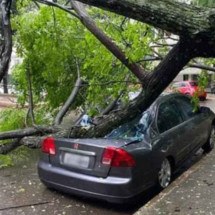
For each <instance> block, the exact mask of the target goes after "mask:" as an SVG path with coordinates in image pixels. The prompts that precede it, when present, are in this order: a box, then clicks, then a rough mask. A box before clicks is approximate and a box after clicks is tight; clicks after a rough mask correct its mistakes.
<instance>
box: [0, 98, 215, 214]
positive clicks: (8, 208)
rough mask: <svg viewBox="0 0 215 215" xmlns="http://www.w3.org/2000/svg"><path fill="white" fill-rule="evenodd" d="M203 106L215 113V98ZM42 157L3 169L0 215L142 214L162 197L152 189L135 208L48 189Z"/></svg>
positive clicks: (180, 176)
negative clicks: (43, 181) (39, 165)
mask: <svg viewBox="0 0 215 215" xmlns="http://www.w3.org/2000/svg"><path fill="white" fill-rule="evenodd" d="M202 105H205V106H209V107H211V108H212V109H213V110H214V111H215V98H214V96H212V97H211V96H209V98H208V100H207V101H206V102H203V103H202ZM39 154H40V152H39V150H29V156H28V157H26V159H24V160H22V161H19V162H17V163H16V165H15V166H14V167H11V168H7V169H2V170H0V215H17V214H18V215H31V214H32V215H34V214H35V215H43V214H46V215H49V214H50V215H54V214H56V215H65V214H69V215H79V214H87V215H88V214H94V215H106V214H107V215H115V214H125V215H128V214H133V213H135V212H136V211H138V210H139V209H140V208H141V207H142V206H144V204H147V202H149V201H150V200H151V199H154V198H159V196H157V194H158V191H157V190H155V189H151V190H149V191H148V192H146V193H143V194H142V196H140V197H139V200H137V202H136V204H135V205H113V204H109V203H106V202H100V201H95V200H90V199H84V198H78V197H76V196H71V195H66V194H62V193H59V192H56V191H53V190H48V189H47V188H46V187H45V186H43V184H41V182H40V180H39V178H38V176H37V170H36V165H37V160H38V158H39ZM202 157H203V155H202V153H197V154H196V155H195V156H193V157H192V158H191V159H190V160H188V161H187V162H186V164H184V166H183V167H182V168H181V169H180V170H179V171H178V173H177V174H176V175H175V181H176V182H177V180H182V181H183V180H187V177H189V176H187V177H183V174H184V172H185V171H187V170H188V169H189V170H190V172H191V173H192V168H194V167H195V168H196V165H197V166H198V162H199V160H201V159H202ZM186 174H187V173H186ZM176 184H177V183H176ZM171 186H174V183H173V184H172V185H171Z"/></svg>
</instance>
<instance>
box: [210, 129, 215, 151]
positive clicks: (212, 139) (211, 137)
mask: <svg viewBox="0 0 215 215" xmlns="http://www.w3.org/2000/svg"><path fill="white" fill-rule="evenodd" d="M214 140H215V128H214V127H212V130H211V135H210V140H209V143H210V147H211V148H214Z"/></svg>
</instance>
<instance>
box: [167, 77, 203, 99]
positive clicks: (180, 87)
mask: <svg viewBox="0 0 215 215" xmlns="http://www.w3.org/2000/svg"><path fill="white" fill-rule="evenodd" d="M171 88H172V90H175V91H178V92H180V93H182V94H184V95H189V96H194V95H195V93H197V95H198V97H199V99H200V100H206V98H207V93H206V92H205V90H203V89H200V88H199V87H198V84H197V82H195V81H180V82H176V83H174V84H173V85H172V87H171Z"/></svg>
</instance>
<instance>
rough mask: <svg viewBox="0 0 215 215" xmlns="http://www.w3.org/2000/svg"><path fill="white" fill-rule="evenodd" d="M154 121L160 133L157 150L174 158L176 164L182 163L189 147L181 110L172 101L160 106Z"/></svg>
mask: <svg viewBox="0 0 215 215" xmlns="http://www.w3.org/2000/svg"><path fill="white" fill-rule="evenodd" d="M156 121H157V122H156V123H157V128H158V131H159V133H160V135H159V141H158V144H157V145H158V146H159V148H158V149H157V150H159V151H161V153H164V154H165V155H172V156H174V158H175V162H176V163H179V162H181V161H183V160H184V159H185V158H186V156H187V154H188V153H189V145H188V144H187V142H186V138H185V136H186V135H188V134H187V133H186V132H187V130H186V129H185V127H184V120H183V116H182V113H181V110H180V109H179V108H178V107H177V105H176V103H174V101H173V100H172V101H170V100H169V101H167V102H164V103H162V104H160V106H159V107H158V112H157V119H156Z"/></svg>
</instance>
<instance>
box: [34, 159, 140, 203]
mask: <svg viewBox="0 0 215 215" xmlns="http://www.w3.org/2000/svg"><path fill="white" fill-rule="evenodd" d="M38 174H39V178H40V179H41V181H42V182H43V183H44V184H45V185H46V186H47V187H52V188H55V189H57V190H60V191H63V192H66V193H70V194H75V195H79V196H83V197H91V198H96V199H101V200H105V201H108V202H114V203H123V202H128V201H130V200H132V199H133V198H134V197H135V196H136V195H138V194H139V193H140V192H142V191H143V189H142V188H143V187H141V189H139V188H137V187H136V186H135V185H134V184H133V183H132V180H131V178H119V177H107V178H99V177H94V176H89V175H84V174H80V173H75V172H71V171H69V170H66V169H62V168H59V167H54V166H52V165H51V164H49V163H47V162H44V161H40V162H39V163H38Z"/></svg>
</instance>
